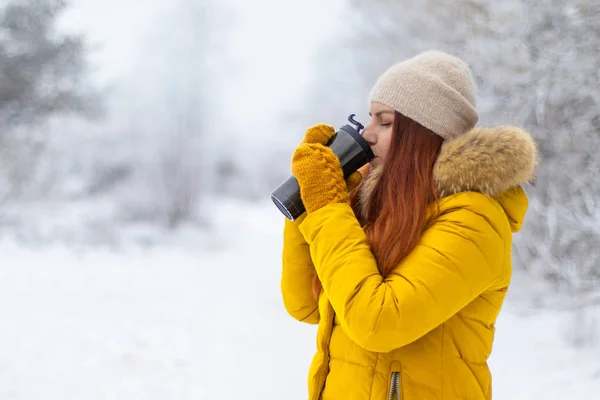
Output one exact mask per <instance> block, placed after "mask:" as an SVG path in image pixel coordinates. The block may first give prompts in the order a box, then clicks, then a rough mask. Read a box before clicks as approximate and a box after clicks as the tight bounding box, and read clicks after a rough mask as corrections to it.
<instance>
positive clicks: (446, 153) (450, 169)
mask: <svg viewBox="0 0 600 400" xmlns="http://www.w3.org/2000/svg"><path fill="white" fill-rule="evenodd" d="M536 165H537V149H536V145H535V142H534V141H533V139H532V138H531V136H530V135H529V134H528V133H527V132H525V131H523V130H521V129H519V128H517V127H515V126H511V125H504V126H500V127H495V128H474V129H472V130H471V131H469V132H467V133H465V134H464V135H460V136H458V137H456V138H454V139H451V140H448V141H446V142H444V143H443V144H442V148H441V150H440V154H439V156H438V159H437V161H436V164H435V166H434V171H433V173H434V181H435V186H436V188H437V191H438V196H439V197H440V198H444V197H447V196H450V195H452V194H456V193H458V192H466V191H474V192H480V193H483V194H485V195H488V196H492V197H495V196H498V195H500V194H501V193H503V192H505V191H507V190H509V189H511V188H513V187H515V186H519V185H522V184H524V183H527V182H530V181H531V180H532V179H533V176H534V169H535V167H536ZM381 171H382V168H375V169H372V170H371V171H370V173H369V174H368V175H367V176H366V177H365V181H364V182H363V184H362V185H361V187H360V189H359V190H360V192H359V206H360V209H361V213H362V214H363V215H364V214H365V211H366V209H367V206H368V200H369V197H370V194H371V192H372V191H373V189H374V188H375V185H376V184H377V181H378V180H379V176H380V175H381Z"/></svg>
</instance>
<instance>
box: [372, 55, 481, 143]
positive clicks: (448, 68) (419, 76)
mask: <svg viewBox="0 0 600 400" xmlns="http://www.w3.org/2000/svg"><path fill="white" fill-rule="evenodd" d="M369 101H370V102H377V103H381V104H383V105H385V106H387V107H390V108H392V109H394V110H396V111H398V112H399V113H401V114H403V115H405V116H407V117H408V118H410V119H412V120H413V121H416V122H418V123H419V124H421V125H423V126H424V127H426V128H428V129H430V130H432V131H433V132H435V133H436V134H438V135H440V136H441V137H443V138H444V139H451V138H454V137H456V136H459V135H461V134H463V133H465V132H467V131H469V130H471V129H472V128H473V127H474V126H475V124H476V123H477V120H478V119H479V117H478V115H477V111H476V110H475V106H476V105H475V83H474V82H473V77H472V75H471V71H470V69H469V66H468V65H467V64H466V63H465V62H464V61H462V60H460V59H459V58H457V57H454V56H451V55H450V54H446V53H443V52H440V51H427V52H425V53H421V54H419V55H417V56H415V57H413V58H410V59H408V60H406V61H403V62H401V63H398V64H396V65H394V66H392V67H391V68H389V69H388V70H387V71H386V72H384V73H383V75H381V76H380V77H379V79H378V80H377V82H376V83H375V86H374V87H373V89H372V90H371V93H370V96H369Z"/></svg>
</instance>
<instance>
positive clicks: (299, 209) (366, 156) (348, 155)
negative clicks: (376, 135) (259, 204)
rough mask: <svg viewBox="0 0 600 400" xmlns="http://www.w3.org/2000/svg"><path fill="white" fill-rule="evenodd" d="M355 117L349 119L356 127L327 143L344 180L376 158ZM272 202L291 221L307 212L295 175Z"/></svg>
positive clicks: (340, 133) (278, 189)
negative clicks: (335, 157) (339, 165)
mask: <svg viewBox="0 0 600 400" xmlns="http://www.w3.org/2000/svg"><path fill="white" fill-rule="evenodd" d="M354 115H355V114H352V115H350V116H349V117H348V121H350V123H352V125H354V126H352V125H344V126H342V127H341V128H340V130H338V131H337V132H336V133H335V135H334V136H333V137H332V138H331V140H330V141H329V142H328V143H327V146H328V147H329V148H330V149H331V150H332V151H333V153H334V154H335V155H336V156H337V157H338V159H339V160H340V164H341V166H342V170H343V171H344V179H346V178H348V177H349V176H350V175H352V173H354V172H356V171H357V170H358V169H359V168H360V167H362V166H363V165H365V164H367V163H368V162H369V161H371V160H372V159H373V158H374V157H375V156H374V154H373V151H372V150H371V147H370V146H369V143H367V141H366V140H365V139H364V138H363V137H362V136H361V134H360V131H361V129H364V126H363V125H362V124H361V123H360V122H357V121H355V120H354ZM271 200H273V203H275V205H276V206H277V208H278V209H279V211H281V212H282V213H283V215H285V216H286V217H287V218H288V219H289V220H291V221H294V220H295V219H296V218H298V217H299V216H301V215H302V214H303V213H304V211H306V209H305V207H304V204H303V203H302V199H301V198H300V186H298V181H297V180H296V178H295V177H294V176H293V175H292V176H290V177H289V178H287V179H286V180H285V181H283V183H281V184H280V185H279V186H278V187H277V188H276V189H275V190H274V191H273V192H272V193H271Z"/></svg>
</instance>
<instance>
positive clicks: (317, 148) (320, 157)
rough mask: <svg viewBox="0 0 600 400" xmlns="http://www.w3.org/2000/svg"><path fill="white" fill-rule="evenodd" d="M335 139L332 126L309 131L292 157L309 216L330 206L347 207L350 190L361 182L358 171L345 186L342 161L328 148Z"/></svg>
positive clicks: (316, 126) (323, 125) (295, 174)
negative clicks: (341, 204) (344, 204)
mask: <svg viewBox="0 0 600 400" xmlns="http://www.w3.org/2000/svg"><path fill="white" fill-rule="evenodd" d="M333 135H335V129H334V128H333V127H332V126H329V125H325V124H317V125H315V126H313V127H311V128H309V129H308V130H307V131H306V134H305V136H304V140H303V141H302V143H300V145H298V147H297V148H296V150H295V151H294V155H293V157H292V174H293V175H294V176H295V177H296V180H297V181H298V185H299V186H300V197H301V198H302V202H303V203H304V207H305V208H306V212H307V213H309V214H310V213H311V212H314V211H316V210H318V209H320V208H322V207H324V206H326V205H328V204H331V203H348V202H349V199H348V191H349V186H350V185H352V186H354V187H356V185H357V184H358V183H359V182H360V180H361V179H362V175H361V174H360V172H358V171H356V172H355V173H354V174H352V175H350V177H348V186H347V185H346V181H345V180H344V173H343V171H342V167H341V165H340V161H339V159H338V158H337V156H336V155H335V154H334V153H333V151H332V150H331V149H330V148H329V147H327V146H326V144H327V142H328V141H329V140H330V139H331V138H332V137H333ZM351 189H353V187H352V188H350V190H351Z"/></svg>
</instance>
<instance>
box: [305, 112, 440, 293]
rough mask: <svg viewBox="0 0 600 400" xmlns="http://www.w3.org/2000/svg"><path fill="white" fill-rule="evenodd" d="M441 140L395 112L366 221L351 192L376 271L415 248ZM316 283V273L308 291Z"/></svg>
mask: <svg viewBox="0 0 600 400" xmlns="http://www.w3.org/2000/svg"><path fill="white" fill-rule="evenodd" d="M442 143H443V139H442V138H441V137H440V136H438V135H436V134H435V133H434V132H432V131H431V130H429V129H427V128H425V127H423V126H422V125H420V124H419V123H417V122H415V121H413V120H411V119H409V118H407V117H405V116H404V115H402V114H400V113H398V112H396V113H395V118H394V124H393V126H392V136H391V143H390V146H389V150H388V153H387V154H386V159H385V163H384V165H383V166H382V167H381V168H383V170H382V173H381V176H380V177H379V180H378V181H377V184H376V185H375V187H374V188H373V191H372V192H371V193H370V195H369V201H368V208H367V209H366V213H364V214H365V220H362V216H361V215H362V213H361V211H360V210H359V205H358V193H359V191H360V186H359V187H358V188H356V189H355V190H354V192H353V193H351V194H350V197H351V205H352V208H353V209H354V213H355V214H356V215H357V217H358V218H359V219H361V223H362V224H363V226H364V229H365V233H366V235H367V242H368V243H369V245H370V247H371V251H372V252H373V254H374V256H375V259H376V260H377V265H378V267H379V271H380V272H381V274H382V275H383V276H386V275H387V274H389V273H390V272H391V271H392V270H393V269H394V268H395V267H396V266H397V265H398V264H399V263H400V262H401V261H402V259H404V258H405V257H406V256H407V255H408V254H409V253H410V252H411V251H412V250H413V249H414V247H415V246H416V245H417V243H418V241H419V238H420V236H421V234H422V232H423V229H424V224H425V214H426V212H427V209H428V207H429V205H430V204H431V203H432V202H435V201H437V200H438V196H437V191H436V189H435V183H434V179H433V167H434V165H435V161H436V160H437V157H438V155H439V152H440V149H441V147H442ZM320 291H321V282H320V281H319V279H318V276H317V275H316V274H315V279H314V281H313V293H314V294H315V296H318V294H319V292H320Z"/></svg>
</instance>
